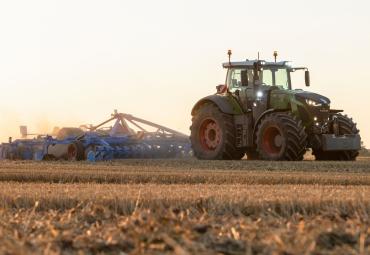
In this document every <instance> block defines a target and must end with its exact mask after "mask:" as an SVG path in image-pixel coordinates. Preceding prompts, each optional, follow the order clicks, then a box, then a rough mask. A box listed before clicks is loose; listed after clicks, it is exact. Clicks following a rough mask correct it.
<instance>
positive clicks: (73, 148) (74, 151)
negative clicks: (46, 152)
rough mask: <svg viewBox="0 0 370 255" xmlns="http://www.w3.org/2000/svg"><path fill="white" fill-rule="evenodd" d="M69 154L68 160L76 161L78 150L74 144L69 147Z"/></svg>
mask: <svg viewBox="0 0 370 255" xmlns="http://www.w3.org/2000/svg"><path fill="white" fill-rule="evenodd" d="M67 154H68V159H69V160H74V159H76V156H77V149H76V146H74V145H73V144H71V145H69V146H68V151H67Z"/></svg>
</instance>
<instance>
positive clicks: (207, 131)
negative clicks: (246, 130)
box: [190, 103, 245, 160]
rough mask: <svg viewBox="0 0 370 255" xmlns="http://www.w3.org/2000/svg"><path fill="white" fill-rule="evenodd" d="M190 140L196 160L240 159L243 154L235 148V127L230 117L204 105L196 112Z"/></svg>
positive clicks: (209, 104)
mask: <svg viewBox="0 0 370 255" xmlns="http://www.w3.org/2000/svg"><path fill="white" fill-rule="evenodd" d="M190 130H191V135H190V140H191V144H192V148H193V151H194V155H195V156H196V157H197V158H198V159H208V160H214V159H241V158H243V157H244V155H245V152H244V150H242V149H238V148H236V147H235V144H236V138H235V126H234V122H233V117H232V115H229V114H225V113H222V112H221V111H220V109H219V108H218V107H217V106H216V105H214V104H212V103H205V104H203V105H202V106H200V108H199V109H198V110H197V111H196V113H195V115H194V117H193V119H192V125H191V127H190Z"/></svg>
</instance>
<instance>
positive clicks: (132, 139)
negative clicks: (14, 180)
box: [0, 111, 192, 161]
mask: <svg viewBox="0 0 370 255" xmlns="http://www.w3.org/2000/svg"><path fill="white" fill-rule="evenodd" d="M112 122H114V124H113V126H108V127H107V126H106V125H108V124H109V123H112ZM147 128H150V129H154V131H148V130H147ZM21 134H22V138H21V139H17V140H14V141H12V139H11V138H9V142H8V143H2V144H1V146H0V159H10V160H16V159H18V160H59V159H64V160H88V161H101V160H113V159H125V158H176V157H189V156H191V155H192V150H191V145H190V141H189V137H188V136H187V135H185V134H182V133H180V132H178V131H175V130H172V129H170V128H167V127H164V126H161V125H158V124H155V123H153V122H150V121H147V120H144V119H140V118H137V117H134V116H132V115H130V114H125V113H118V112H117V111H115V112H114V113H113V114H112V115H111V118H109V119H108V120H106V121H104V122H102V123H101V124H99V125H96V126H93V125H83V126H80V127H79V128H62V129H60V130H58V131H57V132H55V133H54V134H52V135H33V136H35V137H34V138H31V139H30V138H27V137H28V136H30V135H31V134H28V133H27V128H26V127H25V126H22V127H21Z"/></svg>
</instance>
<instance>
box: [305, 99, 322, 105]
mask: <svg viewBox="0 0 370 255" xmlns="http://www.w3.org/2000/svg"><path fill="white" fill-rule="evenodd" d="M306 103H307V104H308V105H310V106H322V103H319V102H316V101H313V100H311V99H306Z"/></svg>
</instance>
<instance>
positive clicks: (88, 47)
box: [0, 0, 370, 147]
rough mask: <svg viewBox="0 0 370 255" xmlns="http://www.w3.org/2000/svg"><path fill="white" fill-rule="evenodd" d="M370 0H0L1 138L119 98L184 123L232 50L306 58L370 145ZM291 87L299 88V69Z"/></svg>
mask: <svg viewBox="0 0 370 255" xmlns="http://www.w3.org/2000/svg"><path fill="white" fill-rule="evenodd" d="M369 9H370V2H369V1H365V0H364V1H361V0H359V1H356V0H353V1H340V0H337V1H330V0H327V1H322V0H320V1H319V0H311V1H297V0H295V1H294V0H280V1H269V0H265V1H246V0H244V1H237V0H229V1H218V0H203V1H200V0H198V1H195V0H157V1H149V0H148V1H143V0H142V1H140V0H139V1H125V0H121V1H110V0H106V1H96V0H88V1H81V0H73V1H70V0H63V1H55V0H45V1H39V0H34V1H19V0H12V1H5V0H2V1H0V91H1V94H0V95H1V99H0V140H1V141H6V140H7V137H8V136H13V137H16V136H18V134H19V131H18V130H19V128H18V126H19V125H23V124H26V125H28V129H29V131H34V132H49V131H51V130H52V128H53V127H54V126H79V125H80V124H94V123H95V124H96V123H98V122H100V121H103V120H105V119H106V118H108V117H109V116H110V114H111V113H112V112H113V110H114V109H117V110H118V111H120V112H125V113H131V114H133V115H135V116H138V117H142V118H144V119H148V120H151V121H154V122H157V123H159V124H163V125H166V126H169V127H171V128H173V129H177V130H179V131H182V132H184V133H187V134H188V133H189V126H190V123H191V116H190V111H191V108H192V106H193V105H194V104H195V102H196V101H197V100H199V99H200V98H202V97H204V96H206V95H209V94H213V93H214V92H215V87H216V86H217V85H219V84H222V83H224V80H225V70H223V69H222V66H221V64H222V62H225V61H227V55H226V53H227V50H228V49H232V50H233V56H232V58H233V60H243V59H246V58H249V59H254V58H256V57H257V52H260V56H261V58H263V59H266V60H272V54H273V51H274V50H277V51H278V52H279V56H278V59H279V60H290V61H293V63H294V64H296V65H297V66H307V67H308V68H309V69H310V72H311V87H310V88H309V90H310V91H313V92H317V93H320V94H323V95H325V96H327V97H329V98H330V99H331V101H332V104H331V105H332V108H336V109H343V110H344V111H345V113H346V114H348V115H349V116H351V117H353V119H354V120H355V121H356V122H357V123H358V127H359V129H360V130H361V136H362V139H363V141H364V142H365V144H366V145H367V146H368V147H370V118H369V115H370V114H369V111H370V71H369V70H368V69H369V68H370V65H369V59H370V29H369V24H370V15H368V10H369ZM297 80H298V81H297V84H293V86H294V87H296V88H303V86H302V84H303V82H304V79H303V72H302V79H301V81H300V80H299V79H297Z"/></svg>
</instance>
